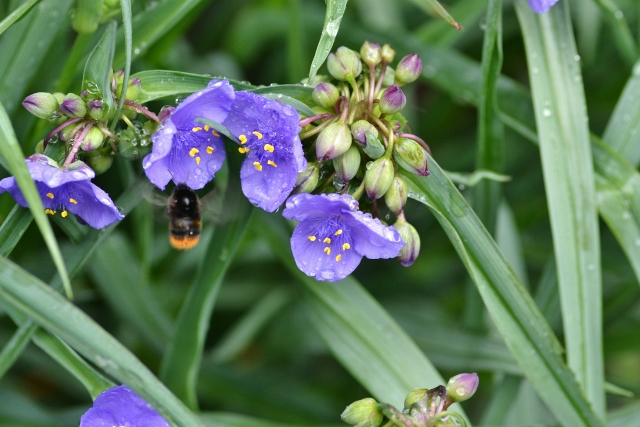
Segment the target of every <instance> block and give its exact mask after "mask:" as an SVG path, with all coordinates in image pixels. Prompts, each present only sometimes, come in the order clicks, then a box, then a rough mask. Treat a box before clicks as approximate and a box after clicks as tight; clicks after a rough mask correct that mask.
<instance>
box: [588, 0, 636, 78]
mask: <svg viewBox="0 0 640 427" xmlns="http://www.w3.org/2000/svg"><path fill="white" fill-rule="evenodd" d="M595 2H596V4H597V5H598V7H599V8H600V11H601V12H602V15H603V16H604V19H605V21H606V22H607V25H609V28H610V29H611V32H612V33H613V41H614V43H615V45H616V47H617V48H618V50H619V51H620V54H621V55H622V59H624V60H625V62H626V63H627V64H628V65H629V66H631V65H633V63H634V62H636V60H637V59H638V48H637V46H636V43H635V41H634V40H633V34H632V33H631V30H630V29H629V24H628V23H627V20H626V19H625V18H624V14H623V13H622V11H621V10H620V9H619V8H618V6H617V5H616V4H615V3H614V2H612V1H611V0H595Z"/></svg>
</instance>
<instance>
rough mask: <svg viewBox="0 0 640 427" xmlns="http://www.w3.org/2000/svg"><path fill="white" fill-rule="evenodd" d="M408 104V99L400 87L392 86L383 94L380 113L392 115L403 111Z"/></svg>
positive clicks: (379, 105)
mask: <svg viewBox="0 0 640 427" xmlns="http://www.w3.org/2000/svg"><path fill="white" fill-rule="evenodd" d="M406 103H407V97H406V96H404V92H402V89H400V86H398V85H391V86H389V87H388V88H386V89H385V90H384V91H383V92H382V96H381V97H380V104H378V107H379V108H380V112H382V113H383V114H388V115H392V114H395V113H397V112H398V111H400V110H402V109H403V108H404V106H405V105H406Z"/></svg>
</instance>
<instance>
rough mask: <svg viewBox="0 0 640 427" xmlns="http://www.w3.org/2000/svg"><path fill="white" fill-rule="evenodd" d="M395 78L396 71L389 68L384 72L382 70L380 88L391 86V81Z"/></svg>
mask: <svg viewBox="0 0 640 427" xmlns="http://www.w3.org/2000/svg"><path fill="white" fill-rule="evenodd" d="M395 77H396V71H395V70H394V69H393V68H391V67H387V69H386V70H384V78H383V79H382V87H389V86H391V85H392V84H393V81H394V80H395Z"/></svg>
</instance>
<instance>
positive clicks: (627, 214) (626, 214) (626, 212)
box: [622, 211, 631, 219]
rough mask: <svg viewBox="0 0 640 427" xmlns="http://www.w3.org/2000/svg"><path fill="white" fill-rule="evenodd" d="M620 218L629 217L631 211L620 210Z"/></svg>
mask: <svg viewBox="0 0 640 427" xmlns="http://www.w3.org/2000/svg"><path fill="white" fill-rule="evenodd" d="M622 219H631V213H630V212H629V211H624V212H622Z"/></svg>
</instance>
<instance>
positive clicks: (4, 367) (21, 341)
mask: <svg viewBox="0 0 640 427" xmlns="http://www.w3.org/2000/svg"><path fill="white" fill-rule="evenodd" d="M37 328H38V327H37V326H36V325H34V324H33V323H31V324H23V325H20V327H19V328H18V330H17V331H16V332H15V333H14V334H13V335H12V336H11V339H10V340H9V341H7V343H6V344H5V345H4V347H2V351H0V378H2V377H3V376H4V374H6V373H7V371H8V370H9V369H10V368H11V366H13V364H14V363H15V362H16V360H18V357H20V354H22V352H23V351H24V349H25V348H26V347H27V345H28V344H29V342H30V341H31V336H32V335H33V333H34V332H35V330H36V329H37Z"/></svg>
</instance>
